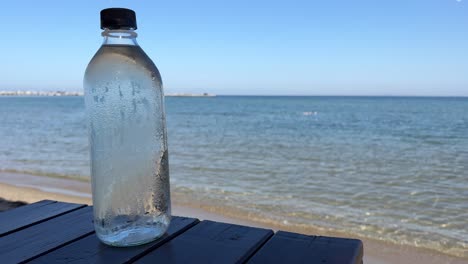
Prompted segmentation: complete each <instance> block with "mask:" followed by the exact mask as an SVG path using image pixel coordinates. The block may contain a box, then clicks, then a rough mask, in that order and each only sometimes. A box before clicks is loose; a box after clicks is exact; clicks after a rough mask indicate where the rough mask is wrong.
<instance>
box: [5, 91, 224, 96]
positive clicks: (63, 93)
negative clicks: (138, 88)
mask: <svg viewBox="0 0 468 264" xmlns="http://www.w3.org/2000/svg"><path fill="white" fill-rule="evenodd" d="M0 96H83V92H66V91H53V92H50V91H49V92H45V91H0ZM166 96H175V97H214V96H216V95H215V94H209V93H201V94H192V93H169V94H166Z"/></svg>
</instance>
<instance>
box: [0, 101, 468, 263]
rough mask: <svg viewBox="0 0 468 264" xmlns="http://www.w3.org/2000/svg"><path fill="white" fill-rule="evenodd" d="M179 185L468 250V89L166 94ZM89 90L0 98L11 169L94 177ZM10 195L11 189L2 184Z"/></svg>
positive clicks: (2, 154) (300, 217)
mask: <svg viewBox="0 0 468 264" xmlns="http://www.w3.org/2000/svg"><path fill="white" fill-rule="evenodd" d="M166 108H167V123H168V135H169V163H170V177H171V184H172V186H171V187H172V191H173V192H174V193H176V194H178V197H186V199H187V201H192V202H195V203H201V204H205V205H207V206H217V207H223V208H227V209H226V210H229V208H231V209H232V210H234V211H236V212H243V213H244V217H245V218H251V219H254V218H255V219H264V220H265V219H267V220H268V221H270V222H272V223H279V224H284V225H291V226H298V227H307V226H314V227H320V228H324V229H331V230H345V231H346V232H349V233H351V234H359V235H363V236H368V237H372V238H377V239H382V240H386V241H393V242H395V243H399V244H411V245H416V246H420V247H425V248H431V249H436V250H439V251H442V252H445V253H448V254H452V255H457V256H462V257H467V258H468V98H417V97H240V96H239V97H237V96H236V97H231V96H229V97H223V96H219V97H213V98H212V97H209V98H208V97H207V98H183V97H168V98H166ZM88 166H89V162H88V148H87V130H86V123H85V115H84V103H83V98H81V97H0V170H3V171H10V172H11V171H17V172H29V173H32V174H37V175H45V176H47V175H53V176H57V177H74V178H81V179H85V180H86V179H88V178H89V168H88ZM0 196H1V194H0Z"/></svg>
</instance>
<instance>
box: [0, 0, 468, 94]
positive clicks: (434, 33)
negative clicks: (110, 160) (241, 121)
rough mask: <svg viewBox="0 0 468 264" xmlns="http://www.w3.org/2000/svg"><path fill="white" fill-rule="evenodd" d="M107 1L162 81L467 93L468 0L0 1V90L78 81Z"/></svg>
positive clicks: (224, 87)
mask: <svg viewBox="0 0 468 264" xmlns="http://www.w3.org/2000/svg"><path fill="white" fill-rule="evenodd" d="M107 7H127V8H131V9H133V10H135V11H136V14H137V20H138V26H139V29H138V33H139V37H138V41H139V43H140V45H141V46H142V48H143V49H144V50H145V51H146V52H147V53H148V55H149V56H150V57H151V58H152V59H153V60H154V62H155V63H156V65H157V66H158V68H159V70H160V71H161V74H162V77H163V81H164V86H165V90H166V92H209V93H215V94H249V95H251V94H271V95H278V94H286V95H428V96H433V95H443V96H468V0H321V1H314V0H288V1H286V0H282V1H279V0H236V1H220V0H198V1H194V0H177V1H155V0H153V1H143V0H140V1H135V0H134V1H117V0H115V1H111V0H101V1H91V0H89V1H84V0H83V1H64V0H61V1H50V0H42V1H33V0H30V1H24V0H15V1H2V2H1V4H0V17H1V18H2V25H3V30H2V35H3V36H2V38H1V41H0V50H1V54H0V55H1V58H2V63H1V64H0V72H1V78H0V90H17V89H21V90H70V91H79V90H81V89H82V77H83V73H84V70H85V68H86V65H87V63H88V62H89V60H90V59H91V57H92V56H93V54H94V53H95V52H96V50H97V49H98V48H99V46H100V44H101V41H102V39H101V35H100V32H101V30H100V29H99V11H100V10H101V9H103V8H107Z"/></svg>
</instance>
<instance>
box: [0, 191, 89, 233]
mask: <svg viewBox="0 0 468 264" xmlns="http://www.w3.org/2000/svg"><path fill="white" fill-rule="evenodd" d="M85 206H86V205H83V204H71V203H62V202H56V201H50V200H43V201H40V202H37V203H33V204H28V205H24V206H21V207H18V208H15V209H12V210H8V211H6V212H2V213H0V237H2V236H4V235H7V234H10V233H12V232H15V231H18V230H21V229H23V228H26V227H28V226H31V225H34V224H38V223H40V222H43V221H46V220H48V219H50V218H53V217H56V216H59V215H61V214H65V213H67V212H70V211H73V210H76V209H79V208H82V207H85Z"/></svg>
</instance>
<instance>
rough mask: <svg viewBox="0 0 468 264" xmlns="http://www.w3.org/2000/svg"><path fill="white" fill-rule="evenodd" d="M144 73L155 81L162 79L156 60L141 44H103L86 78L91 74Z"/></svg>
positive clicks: (91, 62)
mask: <svg viewBox="0 0 468 264" xmlns="http://www.w3.org/2000/svg"><path fill="white" fill-rule="evenodd" d="M138 72H140V73H143V74H145V75H148V77H150V78H151V79H153V80H155V81H159V82H162V81H161V75H160V73H159V70H158V68H157V67H156V65H155V64H154V62H153V61H152V60H151V59H150V58H149V56H148V55H147V54H146V53H145V52H144V51H143V49H142V48H141V47H140V46H131V45H102V46H101V47H100V48H99V50H98V51H97V52H96V54H95V55H94V56H93V58H92V59H91V61H90V62H89V64H88V67H87V68H86V73H85V78H86V77H87V76H90V75H96V74H98V75H100V77H101V78H102V77H104V76H103V75H109V77H111V76H117V75H118V76H120V77H123V76H124V75H125V74H132V73H133V74H135V73H138Z"/></svg>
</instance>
